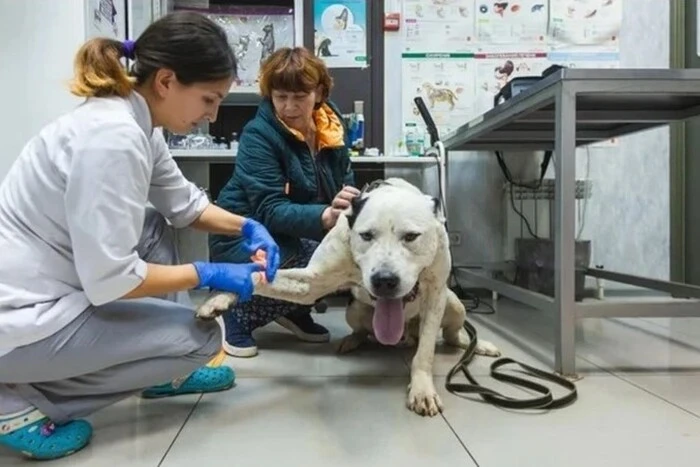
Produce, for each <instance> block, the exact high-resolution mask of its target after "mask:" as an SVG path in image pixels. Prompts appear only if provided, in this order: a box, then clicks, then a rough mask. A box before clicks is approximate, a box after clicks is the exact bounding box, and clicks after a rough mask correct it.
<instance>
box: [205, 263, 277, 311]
mask: <svg viewBox="0 0 700 467" xmlns="http://www.w3.org/2000/svg"><path fill="white" fill-rule="evenodd" d="M193 264H194V268H195V269H196V270H197V275H198V276H199V288H204V287H209V288H212V289H214V290H220V291H224V292H232V293H235V294H236V295H238V303H242V302H246V301H248V300H250V299H251V298H252V297H253V291H254V290H255V285H254V284H253V273H255V272H259V271H262V270H264V269H265V266H264V265H262V264H255V263H246V264H233V263H204V262H201V261H197V262H195V263H193Z"/></svg>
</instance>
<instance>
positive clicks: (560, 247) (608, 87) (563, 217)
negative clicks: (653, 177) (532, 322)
mask: <svg viewBox="0 0 700 467" xmlns="http://www.w3.org/2000/svg"><path fill="white" fill-rule="evenodd" d="M697 115H700V70H668V69H659V70H654V69H644V70H636V69H632V70H630V69H616V70H598V69H595V70H593V69H592V70H584V69H564V70H560V71H559V72H557V73H555V74H553V75H551V76H549V77H547V78H545V79H543V80H542V81H541V82H539V83H538V84H536V85H535V86H533V87H531V88H529V89H527V90H526V91H525V92H523V93H521V94H519V95H517V96H515V97H514V98H513V99H511V100H509V101H507V102H505V103H503V104H501V105H499V106H498V107H496V108H494V109H492V110H490V111H488V112H486V113H485V114H483V115H481V116H480V117H478V118H476V119H474V120H473V121H471V122H469V123H468V124H466V125H464V126H462V127H460V128H458V129H457V130H455V131H453V132H452V133H450V134H449V135H447V136H446V137H445V138H443V143H444V145H445V149H446V151H447V156H446V159H447V162H446V166H447V168H448V170H449V152H450V151H475V150H501V151H507V150H509V149H514V150H523V149H532V150H553V151H554V153H555V158H556V164H555V176H556V182H555V206H556V208H555V215H554V219H553V221H554V222H555V229H554V232H555V234H554V237H555V238H554V250H555V259H554V275H555V291H554V298H552V297H549V296H547V295H543V294H539V293H535V292H532V291H529V290H526V289H523V288H520V287H517V286H514V285H511V284H509V283H507V282H504V281H501V280H499V279H495V278H494V277H493V275H492V274H490V273H489V271H486V270H483V269H482V270H475V269H468V268H458V269H457V270H456V272H455V275H456V277H457V280H458V281H466V282H469V283H471V284H474V285H476V286H479V287H484V288H486V289H489V290H492V291H495V292H498V293H499V294H502V295H504V296H507V297H509V298H512V299H514V300H516V301H519V302H522V303H525V304H527V305H530V306H533V307H536V308H539V309H542V310H546V311H551V312H552V313H556V315H557V317H558V319H557V326H556V329H555V334H556V335H555V342H556V348H555V371H558V372H560V373H562V374H564V375H567V376H571V377H575V376H576V364H575V362H576V334H575V326H576V320H577V319H579V318H591V317H598V318H602V317H652V316H653V317H680V316H682V317H688V316H693V317H700V300H698V299H699V298H700V287H696V286H692V285H687V284H679V283H671V282H667V281H660V280H655V279H648V278H643V277H636V276H632V275H629V274H621V273H616V272H611V271H599V270H594V269H589V270H588V271H587V275H589V276H597V277H602V278H605V279H606V280H610V281H613V282H620V283H627V284H632V285H637V286H640V287H644V288H649V289H653V290H658V291H662V292H666V293H667V294H668V298H665V297H661V298H654V299H650V298H641V297H640V298H635V299H626V300H610V299H606V300H583V301H580V302H576V301H575V299H574V290H575V286H574V273H575V269H574V245H575V204H574V202H575V199H574V195H575V182H576V181H575V175H576V174H575V172H576V169H575V167H576V161H575V158H576V147H578V146H585V145H588V144H591V143H594V142H599V141H605V140H608V139H611V138H613V137H619V136H622V135H627V134H631V133H635V132H639V131H642V130H647V129H650V128H654V127H658V126H661V125H665V124H668V123H670V122H673V121H679V120H684V119H687V118H691V117H695V116H697ZM446 178H447V177H446ZM448 211H449V210H448Z"/></svg>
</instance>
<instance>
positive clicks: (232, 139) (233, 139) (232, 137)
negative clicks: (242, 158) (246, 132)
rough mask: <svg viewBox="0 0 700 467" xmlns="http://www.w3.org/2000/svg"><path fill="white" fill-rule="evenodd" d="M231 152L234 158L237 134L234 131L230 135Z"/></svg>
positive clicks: (236, 150) (236, 149)
mask: <svg viewBox="0 0 700 467" xmlns="http://www.w3.org/2000/svg"><path fill="white" fill-rule="evenodd" d="M231 152H232V153H233V155H234V156H235V155H237V154H238V133H236V132H235V131H234V132H233V134H231Z"/></svg>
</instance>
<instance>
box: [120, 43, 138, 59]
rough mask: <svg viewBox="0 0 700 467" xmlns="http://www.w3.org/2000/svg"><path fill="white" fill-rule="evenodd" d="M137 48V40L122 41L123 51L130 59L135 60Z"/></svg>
mask: <svg viewBox="0 0 700 467" xmlns="http://www.w3.org/2000/svg"><path fill="white" fill-rule="evenodd" d="M135 50H136V42H134V41H131V40H127V41H124V42H122V52H123V53H124V56H125V57H126V58H128V59H129V60H134V59H135V58H136V54H135V53H134V52H135Z"/></svg>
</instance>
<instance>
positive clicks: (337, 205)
mask: <svg viewBox="0 0 700 467" xmlns="http://www.w3.org/2000/svg"><path fill="white" fill-rule="evenodd" d="M359 194H360V190H358V189H357V188H355V187H353V186H344V187H343V189H342V190H340V192H339V193H338V194H337V195H335V198H334V199H333V202H332V203H331V207H333V208H334V209H339V210H341V211H342V210H343V209H347V208H349V207H350V203H351V202H352V200H353V199H354V198H355V197H356V196H358V195H359ZM336 217H337V216H336Z"/></svg>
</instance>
